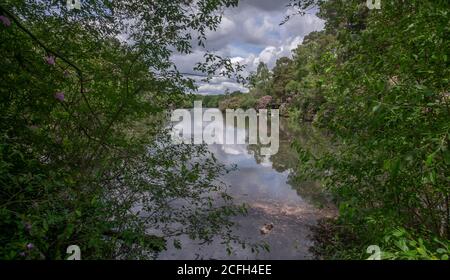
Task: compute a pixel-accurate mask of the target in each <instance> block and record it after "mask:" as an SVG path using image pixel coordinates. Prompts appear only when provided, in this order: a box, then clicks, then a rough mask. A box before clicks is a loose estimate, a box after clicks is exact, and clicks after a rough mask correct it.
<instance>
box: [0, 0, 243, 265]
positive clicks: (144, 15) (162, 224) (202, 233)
mask: <svg viewBox="0 0 450 280" xmlns="http://www.w3.org/2000/svg"><path fill="white" fill-rule="evenodd" d="M236 4H237V1H236V0H220V1H215V0H214V1H213V0H200V1H195V2H192V1H184V0H179V1H159V0H158V1H137V0H132V1H83V2H82V7H81V9H80V10H77V9H73V10H68V8H67V7H66V5H65V1H26V2H24V1H16V0H8V1H3V2H2V4H1V5H0V16H1V17H0V19H1V23H0V33H1V37H2V43H1V45H0V55H1V56H2V62H1V66H2V67H1V70H0V72H1V75H0V77H1V78H0V79H1V81H2V87H1V88H0V98H1V99H2V100H1V103H0V104H1V105H0V118H1V121H0V137H1V142H0V166H2V169H1V170H2V171H1V173H0V182H1V185H2V191H1V194H0V205H1V206H0V227H1V228H2V231H1V233H0V244H1V246H0V258H8V259H16V258H22V259H23V258H27V259H36V258H37V259H39V258H46V259H62V258H65V251H66V248H67V246H68V245H72V244H76V245H79V246H80V247H81V251H82V256H83V258H150V257H152V256H153V254H154V253H157V252H158V251H161V250H163V249H164V248H165V246H166V242H167V241H168V240H169V238H174V237H176V236H177V235H178V234H187V235H189V236H190V237H191V238H193V239H198V240H203V241H210V240H211V238H212V236H214V235H219V236H221V237H223V238H224V241H225V243H227V242H231V241H232V240H235V237H234V236H232V235H231V234H230V231H229V227H230V226H231V223H230V221H229V220H228V217H229V216H230V215H233V214H236V213H238V212H240V211H241V210H242V209H241V208H239V207H234V206H232V205H230V199H229V197H228V196H227V195H226V194H225V193H224V192H223V191H224V186H223V185H222V184H220V183H218V182H217V180H215V179H214V178H216V176H218V175H219V174H221V173H223V172H226V169H224V167H223V166H220V165H217V164H216V163H215V161H214V159H213V158H211V157H208V153H207V151H206V150H205V148H204V147H190V146H183V145H181V146H172V145H169V144H170V142H169V141H168V139H167V137H166V136H167V133H166V132H165V131H164V130H163V127H164V121H165V120H164V110H165V109H166V108H167V106H168V105H173V104H181V103H182V101H183V94H184V92H186V91H189V90H192V89H194V88H195V87H194V84H193V81H192V80H190V79H185V78H184V77H183V76H182V75H181V74H180V73H179V72H178V71H177V70H176V68H175V66H174V63H173V61H172V60H171V55H172V54H173V52H174V51H177V52H180V53H189V52H191V42H193V41H194V42H195V39H196V41H197V43H198V44H200V45H202V44H203V42H204V39H205V33H206V31H208V30H213V29H215V28H216V27H217V26H218V24H219V23H220V18H221V13H220V11H221V9H222V8H223V7H228V6H235V5H236ZM192 34H199V35H198V37H197V38H192ZM205 58H206V60H207V62H208V63H200V64H199V65H198V69H200V70H202V69H203V70H205V71H207V72H208V74H211V73H212V72H213V71H214V70H216V69H222V68H223V67H225V68H226V69H227V70H229V71H230V70H232V69H231V68H230V67H231V66H230V65H231V64H230V62H229V60H227V59H221V58H220V57H218V56H216V55H213V54H207V55H206V56H205ZM229 71H226V72H225V73H223V74H229ZM194 159H196V160H194ZM199 159H201V160H199ZM211 193H217V194H218V197H222V198H223V199H224V204H223V206H220V207H216V206H213V204H212V203H211V199H212V197H211V196H205V194H211ZM179 200H183V201H185V202H186V203H187V204H176V203H174V201H179ZM175 241H176V239H175ZM177 244H178V243H177Z"/></svg>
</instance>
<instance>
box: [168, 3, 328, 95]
mask: <svg viewBox="0 0 450 280" xmlns="http://www.w3.org/2000/svg"><path fill="white" fill-rule="evenodd" d="M288 3H289V0H240V1H239V6H238V7H235V8H228V9H226V10H225V11H224V15H223V18H222V22H221V24H220V26H219V28H218V29H217V30H216V31H212V32H209V33H208V34H207V42H206V46H205V48H206V49H207V50H209V51H213V52H215V53H217V54H219V55H221V56H223V57H229V58H230V59H231V61H232V62H239V63H240V64H243V65H245V66H246V68H245V70H244V72H243V73H242V74H243V75H248V73H250V72H251V71H255V70H256V67H257V66H258V64H259V62H261V61H262V62H264V63H266V64H268V66H269V68H272V67H273V66H274V65H275V62H276V60H277V59H278V58H280V57H283V56H287V57H290V56H291V51H292V50H293V49H295V48H296V47H297V46H298V45H299V44H301V43H302V41H303V38H304V37H305V36H306V35H308V34H309V33H310V32H312V31H319V30H322V29H323V27H324V21H323V20H321V19H319V18H318V17H317V16H315V14H314V13H313V12H312V13H310V14H306V15H303V16H300V15H297V16H294V17H292V18H291V19H290V20H289V21H288V22H287V23H285V24H284V25H281V26H280V23H281V22H282V21H283V19H284V18H285V16H286V15H289V14H292V13H293V12H294V11H293V10H290V9H289V8H288V7H287V4H288ZM204 53H205V49H204V48H201V47H194V49H193V53H192V54H189V55H181V54H175V55H174V56H173V60H174V61H175V63H176V65H177V67H178V70H180V72H182V73H195V72H194V71H193V70H192V69H193V67H194V66H195V63H196V62H199V61H202V60H203V54H204ZM190 78H193V79H195V80H196V81H197V85H198V93H199V94H204V95H205V94H223V93H224V92H225V90H226V89H228V90H229V91H231V92H232V91H235V90H240V91H242V92H247V91H248V90H247V89H246V88H245V87H244V86H242V85H241V84H238V83H236V82H235V81H233V80H229V79H227V78H224V77H215V78H213V79H212V80H211V81H210V82H208V83H205V82H202V81H201V80H202V78H201V77H198V76H190Z"/></svg>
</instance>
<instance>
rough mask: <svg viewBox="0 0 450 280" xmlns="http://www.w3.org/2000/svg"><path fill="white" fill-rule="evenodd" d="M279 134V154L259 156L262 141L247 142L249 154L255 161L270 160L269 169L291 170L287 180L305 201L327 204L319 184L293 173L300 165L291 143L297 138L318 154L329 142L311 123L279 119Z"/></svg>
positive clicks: (297, 140)
mask: <svg viewBox="0 0 450 280" xmlns="http://www.w3.org/2000/svg"><path fill="white" fill-rule="evenodd" d="M279 136H280V139H279V140H280V141H279V143H280V146H279V149H278V153H276V154H275V155H272V156H265V155H262V154H261V148H262V147H264V145H261V144H254V145H248V146H247V149H248V152H249V154H251V155H253V157H254V158H255V160H256V162H257V163H258V164H262V163H264V162H268V161H270V162H271V163H272V168H273V169H275V170H276V171H278V172H280V173H282V172H285V171H287V170H289V171H291V173H290V174H289V180H288V182H287V183H288V184H289V185H290V186H291V187H292V188H293V189H294V190H295V191H296V192H297V193H298V194H299V196H301V197H302V198H304V199H305V200H307V201H309V202H311V203H313V204H315V205H319V206H322V205H326V204H328V198H327V197H326V196H325V194H324V192H323V189H322V187H321V185H320V183H318V182H314V181H304V180H302V179H300V178H298V176H297V174H296V173H295V170H296V169H297V166H298V164H299V161H298V154H297V151H296V150H295V149H294V148H293V147H292V143H294V141H296V142H298V143H299V144H300V145H301V146H302V147H305V148H307V149H308V150H310V151H312V152H313V153H315V154H320V153H321V151H322V150H323V148H324V147H326V145H327V144H328V143H327V141H326V140H327V138H326V135H325V133H323V132H322V131H320V130H317V129H315V128H314V127H312V126H311V125H310V124H299V123H292V122H290V121H289V120H288V119H285V118H281V119H280V131H279Z"/></svg>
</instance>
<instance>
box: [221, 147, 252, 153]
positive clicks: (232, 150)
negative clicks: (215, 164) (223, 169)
mask: <svg viewBox="0 0 450 280" xmlns="http://www.w3.org/2000/svg"><path fill="white" fill-rule="evenodd" d="M222 150H223V151H224V153H226V154H229V155H246V154H247V149H246V148H245V147H242V146H238V145H222Z"/></svg>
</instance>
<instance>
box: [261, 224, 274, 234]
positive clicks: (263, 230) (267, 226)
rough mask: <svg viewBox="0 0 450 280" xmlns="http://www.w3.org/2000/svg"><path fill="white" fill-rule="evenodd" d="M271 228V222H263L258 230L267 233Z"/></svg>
mask: <svg viewBox="0 0 450 280" xmlns="http://www.w3.org/2000/svg"><path fill="white" fill-rule="evenodd" d="M272 229H273V224H272V223H270V224H264V226H263V227H262V228H261V229H260V230H259V231H260V232H261V234H268V233H269V232H271V231H272Z"/></svg>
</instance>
